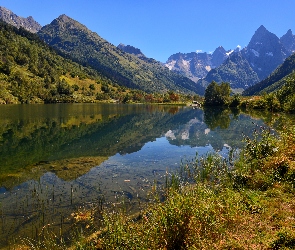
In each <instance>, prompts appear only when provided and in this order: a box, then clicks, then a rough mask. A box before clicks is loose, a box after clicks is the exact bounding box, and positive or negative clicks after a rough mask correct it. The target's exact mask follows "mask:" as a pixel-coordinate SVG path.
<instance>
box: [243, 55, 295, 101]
mask: <svg viewBox="0 0 295 250" xmlns="http://www.w3.org/2000/svg"><path fill="white" fill-rule="evenodd" d="M294 71H295V54H293V55H291V56H289V57H288V58H287V59H286V60H285V61H284V62H283V64H281V65H280V66H279V67H278V68H277V69H276V70H275V71H274V72H273V73H272V74H271V75H270V76H269V77H267V78H266V79H265V80H263V81H261V82H259V83H257V84H255V85H253V86H251V87H250V88H248V89H246V90H245V91H244V92H243V95H246V96H251V95H261V94H262V93H270V92H273V91H276V90H279V89H280V88H281V87H282V86H283V85H284V84H285V83H286V82H287V79H289V78H290V77H292V73H294Z"/></svg>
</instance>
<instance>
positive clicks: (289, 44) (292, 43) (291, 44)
mask: <svg viewBox="0 0 295 250" xmlns="http://www.w3.org/2000/svg"><path fill="white" fill-rule="evenodd" d="M280 41H281V43H282V44H283V45H284V46H285V48H286V49H287V50H288V52H289V53H294V52H295V35H293V33H292V30H291V29H289V30H288V31H287V33H286V34H285V35H283V36H282V37H281V38H280Z"/></svg>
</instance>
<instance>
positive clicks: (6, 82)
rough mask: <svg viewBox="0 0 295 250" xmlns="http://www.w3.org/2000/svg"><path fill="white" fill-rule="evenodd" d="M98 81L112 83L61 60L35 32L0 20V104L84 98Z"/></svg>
mask: <svg viewBox="0 0 295 250" xmlns="http://www.w3.org/2000/svg"><path fill="white" fill-rule="evenodd" d="M75 82H77V83H78V84H74V83H75ZM97 82H99V83H104V84H107V85H108V84H111V83H112V82H111V81H110V80H109V79H107V78H105V77H102V76H101V75H99V74H98V73H97V72H96V71H95V70H92V69H90V68H87V67H82V66H81V65H78V64H77V63H73V62H72V61H70V60H67V59H64V58H63V57H62V56H60V55H58V54H57V53H56V52H55V51H54V50H53V49H51V48H50V47H49V46H48V45H46V44H45V43H44V42H42V41H41V40H40V39H39V38H38V36H37V35H35V34H32V33H30V32H28V31H26V30H25V29H23V28H19V29H18V28H15V27H13V26H11V25H9V24H6V23H4V22H0V103H36V102H62V101H73V99H76V100H77V101H83V96H84V97H85V98H86V99H87V96H89V93H86V92H90V90H91V89H89V86H90V84H91V83H92V84H96V83H97ZM82 85H85V87H84V93H82V92H81V91H82V90H81V89H80V87H81V86H82ZM79 86H80V87H79ZM79 90H80V91H79ZM75 93H76V96H75V95H74V94H75ZM88 99H89V98H88Z"/></svg>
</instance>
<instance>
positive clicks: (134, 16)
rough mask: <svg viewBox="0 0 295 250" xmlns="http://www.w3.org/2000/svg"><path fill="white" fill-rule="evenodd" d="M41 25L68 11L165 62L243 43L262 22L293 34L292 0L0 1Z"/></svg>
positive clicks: (281, 32) (279, 33)
mask: <svg viewBox="0 0 295 250" xmlns="http://www.w3.org/2000/svg"><path fill="white" fill-rule="evenodd" d="M0 6H3V7H6V8H8V9H10V10H11V11H13V12H14V13H15V14H17V15H18V16H22V17H28V16H33V18H34V19H35V20H36V21H37V22H39V23H40V24H41V25H42V26H43V25H46V24H49V23H50V22H51V21H52V20H53V19H55V18H57V17H58V16H59V15H61V14H66V15H68V16H70V17H72V18H73V19H75V20H77V21H79V22H80V23H82V24H84V25H86V26H87V27H88V28H89V29H91V30H92V31H95V32H96V33H98V34H99V35H100V36H101V37H102V38H104V39H106V40H107V41H109V42H111V43H112V44H114V45H116V46H117V45H118V44H119V43H123V44H125V45H127V44H129V45H133V46H135V47H137V48H140V49H141V50H142V52H143V53H144V54H145V55H146V56H148V57H152V58H155V59H157V60H159V61H162V62H165V61H166V60H167V59H168V57H169V56H170V55H172V54H174V53H177V52H183V53H188V52H193V51H197V50H202V51H204V52H212V51H214V50H215V48H217V47H218V46H220V45H222V46H223V47H224V48H225V49H227V50H228V49H234V48H236V46H237V45H240V46H242V47H245V46H246V45H247V44H248V43H249V41H250V39H251V37H252V35H253V34H254V32H255V31H256V30H257V29H258V27H259V26H260V25H264V26H265V27H266V28H267V29H268V30H269V31H270V32H272V33H274V34H276V35H277V36H278V37H281V36H282V35H284V34H285V33H286V32H287V30H288V29H292V31H293V34H294V33H295V1H294V0H50V1H49V0H0Z"/></svg>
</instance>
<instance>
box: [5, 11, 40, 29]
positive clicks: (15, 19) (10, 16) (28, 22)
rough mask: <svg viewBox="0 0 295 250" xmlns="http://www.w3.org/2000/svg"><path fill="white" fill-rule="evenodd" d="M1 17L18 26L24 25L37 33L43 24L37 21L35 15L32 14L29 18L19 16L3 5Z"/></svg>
mask: <svg viewBox="0 0 295 250" xmlns="http://www.w3.org/2000/svg"><path fill="white" fill-rule="evenodd" d="M0 19H2V20H3V21H4V22H6V23H9V24H11V25H13V26H15V27H17V28H19V27H23V28H25V29H26V30H28V31H30V32H32V33H36V32H38V31H39V30H40V29H41V28H42V26H41V25H40V24H39V23H37V22H36V21H35V20H34V18H33V17H31V16H29V17H27V18H24V17H19V16H17V15H16V14H14V13H13V12H12V11H10V10H8V9H6V8H4V7H1V6H0Z"/></svg>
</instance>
